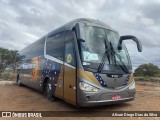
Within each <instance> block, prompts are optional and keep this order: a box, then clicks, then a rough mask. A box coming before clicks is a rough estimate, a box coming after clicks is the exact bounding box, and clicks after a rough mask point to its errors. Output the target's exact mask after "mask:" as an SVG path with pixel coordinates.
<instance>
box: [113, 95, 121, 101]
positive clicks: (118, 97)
mask: <svg viewBox="0 0 160 120" xmlns="http://www.w3.org/2000/svg"><path fill="white" fill-rule="evenodd" d="M119 99H121V96H120V95H113V96H112V100H119Z"/></svg>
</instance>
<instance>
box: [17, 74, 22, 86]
mask: <svg viewBox="0 0 160 120" xmlns="http://www.w3.org/2000/svg"><path fill="white" fill-rule="evenodd" d="M17 85H19V86H21V80H20V78H19V75H17Z"/></svg>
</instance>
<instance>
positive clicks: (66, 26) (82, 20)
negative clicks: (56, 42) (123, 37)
mask: <svg viewBox="0 0 160 120" xmlns="http://www.w3.org/2000/svg"><path fill="white" fill-rule="evenodd" d="M76 23H84V24H87V25H91V26H96V27H101V28H105V29H111V30H113V29H112V28H111V27H110V26H109V25H107V24H105V23H103V22H101V21H99V20H95V19H90V18H78V19H75V20H72V21H70V22H68V23H66V24H64V25H63V26H61V27H59V28H57V29H54V30H52V31H51V32H49V33H47V34H46V35H49V34H54V33H55V34H56V33H58V32H61V31H65V30H69V29H70V30H71V29H73V27H74V26H75V25H76ZM113 31H115V30H113ZM46 35H44V36H42V37H41V38H39V39H38V40H36V41H35V42H33V43H31V44H30V45H29V46H31V45H32V44H34V43H36V42H37V41H39V40H40V39H42V38H44V37H45V36H46ZM27 47H28V46H27ZM27 47H25V48H24V49H22V50H21V51H20V52H22V51H24V50H25V49H26V48H27Z"/></svg>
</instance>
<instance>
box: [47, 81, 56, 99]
mask: <svg viewBox="0 0 160 120" xmlns="http://www.w3.org/2000/svg"><path fill="white" fill-rule="evenodd" d="M52 92H53V87H52V83H51V81H50V80H48V81H47V84H46V89H45V96H46V97H47V98H48V100H50V101H55V97H54V96H53V93H52Z"/></svg>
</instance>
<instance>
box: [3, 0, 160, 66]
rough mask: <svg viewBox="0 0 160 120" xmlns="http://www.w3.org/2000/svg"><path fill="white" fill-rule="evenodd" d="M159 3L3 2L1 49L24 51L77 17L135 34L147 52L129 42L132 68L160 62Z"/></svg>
mask: <svg viewBox="0 0 160 120" xmlns="http://www.w3.org/2000/svg"><path fill="white" fill-rule="evenodd" d="M159 11H160V2H159V1H157V0H152V1H151V0H150V1H146V0H138V1H137V0H127V1H126V0H118V1H115V0H88V1H86V0H80V1H79V0H77V1H75V0H68V1H66V0H54V1H53V0H47V1H46V0H14V1H13V0H1V1H0V46H1V47H6V48H10V49H18V50H21V49H22V48H24V47H25V46H27V45H29V44H30V43H32V42H34V41H35V40H37V39H38V38H40V37H42V36H43V35H45V34H46V33H48V32H50V31H51V30H53V29H55V28H57V27H59V26H61V25H63V24H65V23H67V22H69V21H71V20H73V19H76V18H82V17H83V18H84V17H85V18H94V19H98V20H100V21H103V22H105V23H106V24H109V25H110V26H111V27H112V28H114V29H115V30H117V31H118V32H119V33H120V35H128V34H131V35H135V36H137V37H138V38H139V39H140V40H141V42H142V44H143V48H144V51H143V52H142V53H138V51H137V48H136V45H135V43H134V42H131V41H129V42H126V46H127V48H128V50H129V53H130V56H131V61H132V64H133V67H134V68H136V67H137V66H139V65H140V64H142V63H155V64H157V65H160V63H159V59H160V56H159V53H160V48H159V46H160V34H159V31H160V16H159Z"/></svg>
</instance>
